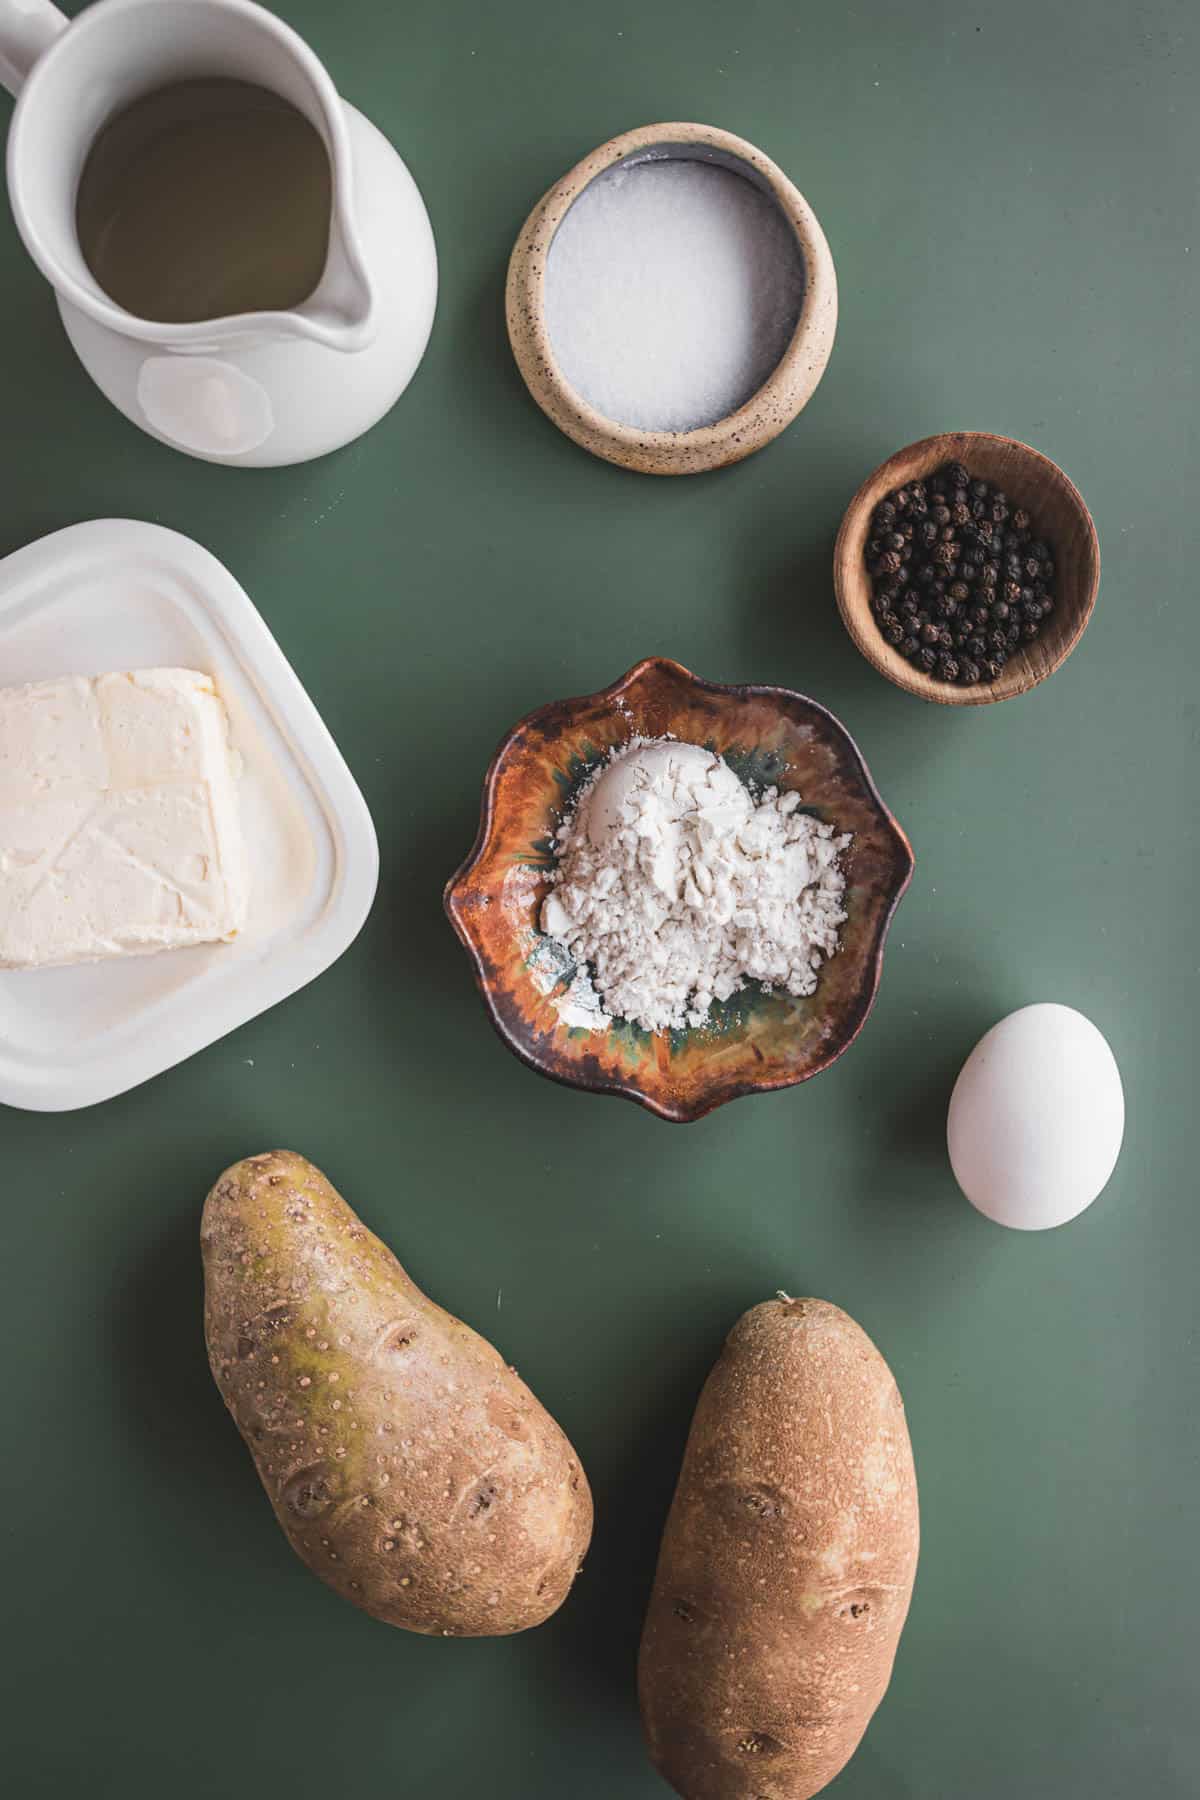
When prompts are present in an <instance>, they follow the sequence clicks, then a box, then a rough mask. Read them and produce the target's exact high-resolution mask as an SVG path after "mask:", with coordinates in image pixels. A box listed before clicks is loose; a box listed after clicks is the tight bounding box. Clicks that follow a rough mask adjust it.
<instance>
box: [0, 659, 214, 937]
mask: <svg viewBox="0 0 1200 1800" xmlns="http://www.w3.org/2000/svg"><path fill="white" fill-rule="evenodd" d="M247 891H248V880H247V873H246V858H245V850H244V846H243V842H242V831H241V822H240V819H239V815H238V796H237V776H236V768H235V759H234V756H233V754H232V752H231V750H230V747H229V720H228V717H227V715H226V712H225V708H224V705H223V704H222V702H221V700H220V698H219V696H218V694H217V691H216V689H215V687H214V686H213V683H212V680H211V678H210V677H209V676H207V675H202V674H198V673H197V671H196V670H194V669H136V670H133V671H132V672H130V673H120V674H111V675H99V676H96V677H94V678H91V679H87V678H84V677H81V676H73V677H68V678H66V679H64V680H61V681H42V682H36V683H34V684H32V685H31V686H27V687H12V688H0V968H6V969H38V968H47V967H51V966H53V965H55V964H60V963H78V962H96V961H99V960H100V959H101V958H105V957H110V956H136V955H142V954H145V953H147V952H150V951H155V950H176V949H181V948H183V947H185V946H188V945H192V944H207V943H215V942H218V941H222V940H224V941H228V940H230V939H232V938H234V937H236V936H237V934H238V932H239V931H240V930H241V928H242V927H243V925H244V924H245V919H246V901H247Z"/></svg>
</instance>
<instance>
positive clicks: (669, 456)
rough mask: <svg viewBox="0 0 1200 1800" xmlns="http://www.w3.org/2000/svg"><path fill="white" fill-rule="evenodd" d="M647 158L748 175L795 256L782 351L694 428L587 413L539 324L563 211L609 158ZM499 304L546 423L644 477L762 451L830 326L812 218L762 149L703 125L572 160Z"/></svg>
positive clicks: (819, 236) (791, 407) (825, 258)
mask: <svg viewBox="0 0 1200 1800" xmlns="http://www.w3.org/2000/svg"><path fill="white" fill-rule="evenodd" d="M652 160H655V161H657V160H663V161H667V160H673V161H689V160H690V161H698V162H710V163H714V164H716V165H717V166H718V167H722V168H725V169H730V170H732V171H733V172H734V173H736V174H739V175H741V176H742V177H743V178H744V179H747V180H749V181H751V182H752V183H753V185H754V186H756V187H757V188H758V189H759V190H760V191H761V192H763V193H766V194H768V195H769V196H770V198H771V199H772V200H774V202H775V204H776V206H777V207H778V208H779V210H780V212H781V213H782V214H783V216H784V218H785V219H786V220H787V222H788V224H789V225H790V227H791V229H792V231H793V233H794V234H795V238H796V242H797V245H798V247H799V250H800V255H801V257H802V259H803V263H804V296H803V300H802V303H801V307H800V317H799V319H798V320H797V322H796V329H795V331H794V332H793V333H792V337H791V340H790V342H789V343H788V346H787V348H786V350H785V351H784V353H783V355H782V357H781V358H780V360H779V361H778V363H776V365H775V367H774V369H773V370H772V371H771V373H770V375H768V377H767V379H766V380H765V381H764V382H763V384H762V385H761V387H759V388H758V389H757V390H756V392H755V393H753V394H752V395H751V396H750V398H749V399H748V400H746V401H745V402H744V403H743V404H742V405H741V406H740V407H738V408H737V410H736V411H734V412H731V413H729V414H727V415H726V416H725V417H724V418H723V419H718V420H717V421H716V423H715V424H712V425H702V426H699V427H698V428H697V429H696V430H694V431H641V430H639V429H638V428H637V427H636V426H632V425H622V424H620V423H619V422H618V421H617V420H614V419H609V418H607V417H606V416H605V415H604V414H603V413H601V412H597V410H596V409H595V407H593V406H591V405H589V404H588V402H587V401H586V400H585V399H584V398H583V396H582V395H581V394H580V393H578V392H577V390H576V389H575V388H573V387H572V386H571V384H570V382H569V381H568V380H567V378H566V376H565V375H564V374H563V372H562V369H561V368H560V366H559V363H558V360H557V358H556V357H555V354H554V351H553V348H552V346H551V343H550V333H549V330H548V327H547V324H546V266H547V263H548V261H549V255H550V246H551V244H552V243H553V241H554V237H555V233H556V232H557V231H558V228H559V226H560V225H561V224H562V222H563V220H564V219H565V218H566V216H567V213H568V212H569V211H570V209H571V207H572V206H573V205H574V203H575V201H576V200H578V199H579V197H580V195H581V194H582V193H583V191H584V189H585V188H587V187H589V186H590V185H591V183H592V182H593V181H595V180H596V178H597V177H598V176H600V175H603V174H605V173H607V171H608V170H609V169H612V168H614V167H615V166H616V165H617V164H618V163H625V164H630V163H637V162H647V161H652ZM505 303H506V312H507V318H508V337H509V342H510V344H511V345H512V351H513V355H514V357H515V358H516V361H517V367H518V368H519V369H520V371H521V375H522V377H523V379H524V382H525V385H526V387H527V388H528V389H529V391H530V393H531V394H532V395H533V398H534V399H535V400H536V401H537V403H538V405H539V406H540V407H541V409H542V411H543V412H544V413H545V414H546V416H547V418H548V419H550V420H551V421H552V422H553V423H554V424H555V425H557V426H558V429H559V430H560V431H561V432H563V433H565V435H566V436H567V437H569V438H571V439H572V440H573V441H574V442H575V443H576V444H579V445H580V446H581V447H582V448H583V449H584V450H589V451H591V453H592V455H593V456H599V457H602V458H604V460H605V461H606V462H612V463H616V464H618V465H619V466H620V467H621V468H625V469H633V470H636V471H637V472H638V473H639V474H643V475H697V474H701V473H703V472H704V471H705V470H708V469H720V468H724V467H726V466H727V465H728V464H730V463H735V462H740V461H741V459H742V458H743V457H745V456H751V455H753V453H754V451H756V450H761V449H762V447H763V445H764V444H769V443H770V442H771V440H772V439H773V438H776V437H778V436H779V433H780V432H781V431H783V430H784V429H785V428H786V427H787V426H788V425H790V424H791V422H792V420H793V419H794V418H795V417H796V415H797V414H798V413H799V412H801V411H802V410H803V408H804V407H805V406H806V405H807V403H808V401H809V400H810V398H811V397H812V394H813V392H814V391H815V389H816V386H817V383H818V382H819V381H820V379H821V376H822V375H823V374H824V372H825V365H826V363H827V362H828V361H829V356H830V352H831V351H832V349H833V339H834V334H835V332H836V330H837V276H836V274H835V272H834V267H833V257H832V256H831V254H830V250H829V245H828V243H827V242H826V241H825V233H824V232H823V231H822V230H821V227H820V224H819V223H818V221H817V217H816V214H815V213H814V212H813V210H812V208H811V207H810V206H809V204H808V202H807V200H805V198H804V196H803V194H801V193H800V191H799V190H798V189H797V188H796V187H795V186H794V185H793V183H792V182H791V181H789V180H788V178H787V176H786V175H785V174H784V173H783V170H782V169H780V168H779V167H778V166H777V165H776V164H775V163H773V162H772V161H771V159H770V157H769V156H764V154H763V152H762V151H761V150H757V149H756V148H755V147H754V145H753V144H749V143H747V142H746V140H745V139H744V138H739V137H735V136H734V135H733V133H732V132H729V131H722V130H720V129H719V128H718V127H716V126H712V125H684V124H666V125H642V126H639V127H638V128H637V130H635V131H626V132H623V133H622V134H621V135H620V136H619V137H615V138H610V139H609V141H608V142H607V143H606V144H601V145H600V147H599V149H597V150H593V151H592V153H591V155H590V156H585V157H584V159H583V161H582V162H579V163H576V165H575V167H574V168H573V169H572V170H571V171H570V172H569V173H568V174H566V175H564V176H563V178H562V180H561V181H559V182H558V183H556V185H555V186H554V187H552V188H551V189H550V192H549V193H548V194H546V195H544V196H543V198H542V199H541V200H539V201H538V203H537V205H536V206H535V207H534V209H533V211H532V212H531V213H530V215H529V217H528V219H526V221H525V224H524V225H523V226H522V228H521V231H520V234H519V236H518V238H517V241H516V243H515V245H514V246H513V252H512V256H511V258H510V261H509V265H508V283H507V289H506V295H505Z"/></svg>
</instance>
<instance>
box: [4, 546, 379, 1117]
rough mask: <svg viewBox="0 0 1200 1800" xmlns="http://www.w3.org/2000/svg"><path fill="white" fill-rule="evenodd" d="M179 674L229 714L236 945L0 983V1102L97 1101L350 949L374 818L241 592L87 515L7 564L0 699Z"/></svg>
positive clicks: (208, 570) (166, 549)
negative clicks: (241, 896)
mask: <svg viewBox="0 0 1200 1800" xmlns="http://www.w3.org/2000/svg"><path fill="white" fill-rule="evenodd" d="M166 665H174V666H178V667H184V668H194V669H200V670H203V671H204V672H205V673H206V674H209V675H212V676H213V677H214V679H215V681H216V684H217V687H218V689H219V691H220V694H221V698H222V699H223V700H224V702H225V705H226V707H227V709H228V712H229V718H230V725H231V731H232V738H233V745H234V748H235V749H236V750H237V751H238V752H239V754H240V756H241V758H242V761H243V765H244V774H243V777H242V780H241V782H240V785H239V794H240V803H241V811H242V820H243V825H244V829H245V837H246V844H247V853H248V856H249V860H250V878H251V895H250V910H249V916H248V919H247V924H246V929H245V931H244V932H243V933H242V934H241V936H240V937H239V938H238V940H237V942H236V943H233V944H215V945H206V946H204V947H202V948H197V949H192V950H173V951H165V952H162V953H160V954H159V955H156V956H136V957H123V958H120V959H118V960H116V961H113V962H105V963H96V964H88V965H84V966H80V967H75V968H66V969H41V970H14V971H6V972H5V973H3V974H0V1103H3V1104H5V1105H9V1106H20V1107H25V1108H28V1109H30V1110H32V1111H37V1112H61V1111H67V1110H69V1109H71V1108H74V1107H80V1106H92V1105H95V1104H96V1102H97V1101H101V1100H108V1099H111V1098H112V1096H113V1095H115V1094H120V1093H124V1092H125V1091H126V1090H127V1089H129V1088H132V1087H136V1086H137V1085H138V1084H139V1083H140V1082H143V1081H147V1080H149V1079H150V1077H151V1076H153V1075H158V1074H160V1073H161V1072H162V1071H163V1070H164V1069H169V1068H171V1067H172V1066H173V1065H174V1064H175V1063H178V1062H182V1061H183V1060H184V1058H185V1057H188V1056H192V1055H194V1054H195V1052H196V1051H197V1050H202V1049H204V1048H205V1046H206V1045H208V1044H211V1043H213V1042H215V1040H216V1039H217V1038H220V1037H224V1036H225V1034H226V1033H227V1032H230V1031H233V1030H234V1029H235V1028H236V1027H237V1026H239V1025H243V1024H245V1022H246V1021H247V1020H248V1019H252V1018H254V1017H255V1015H256V1014H258V1013H260V1012H265V1011H266V1009H267V1008H268V1007H271V1006H274V1005H276V1004H277V1003H278V1002H279V1001H280V1000H283V999H286V997H287V996H288V995H289V994H292V993H295V991H296V990H297V988H301V987H304V986H305V985H306V983H308V982H310V981H312V980H313V979H314V978H315V977H316V976H317V975H320V974H321V973H322V971H323V970H325V969H327V968H328V967H329V965H330V964H331V963H333V962H335V961H336V960H337V958H338V957H339V956H341V954H342V952H343V951H344V950H346V949H347V948H348V947H349V945H350V944H351V943H352V941H353V940H354V938H355V937H356V936H357V934H358V932H359V930H360V928H361V927H362V925H363V923H364V921H365V919H366V917H367V914H368V912H369V911H370V909H371V902H372V900H373V899H374V897H375V889H376V886H377V883H378V877H379V851H378V846H377V843H376V839H375V829H374V826H373V825H372V823H371V816H370V814H369V812H368V811H367V805H366V802H365V800H364V799H363V797H362V794H361V793H360V792H359V789H358V786H357V784H356V783H355V780H354V777H353V776H352V775H351V773H350V771H349V769H348V768H347V767H346V764H345V762H344V761H343V759H342V756H341V754H340V752H339V750H338V748H337V746H336V744H335V743H334V741H333V739H332V738H331V737H330V735H329V733H328V731H327V730H326V729H325V726H324V725H323V724H322V722H321V719H320V716H319V715H318V713H317V711H316V708H315V707H314V706H313V703H312V701H311V700H310V699H309V697H308V695H307V694H306V693H305V691H304V689H303V688H302V687H301V685H300V682H299V681H298V680H297V678H296V676H295V674H294V673H293V671H292V669H291V667H290V666H289V664H288V662H287V661H286V659H285V657H284V656H283V653H282V651H281V650H280V649H279V646H278V645H277V644H276V642H275V640H274V638H273V637H272V636H271V634H270V632H269V631H268V630H267V627H266V626H265V625H264V623H263V621H262V619H261V618H260V617H259V615H258V613H257V612H256V611H255V609H254V606H253V605H252V604H251V602H250V599H249V598H248V596H247V595H246V594H245V592H244V591H243V590H242V588H241V587H239V585H238V583H237V582H236V581H235V580H234V579H233V576H232V575H231V574H230V573H229V571H228V570H227V569H226V568H224V567H223V565H222V564H221V563H219V562H218V561H217V559H216V558H215V557H214V556H211V555H210V554H209V552H208V551H207V550H204V549H202V548H201V546H200V545H199V544H197V543H194V542H193V541H192V539H190V538H186V537H183V536H181V535H180V534H179V533H178V532H175V531H167V530H165V529H164V528H163V527H162V526H159V525H147V524H142V523H140V522H138V521H135V520H128V519H97V520H93V521H91V522H90V523H87V524H83V525H71V526H68V527H67V529H66V530H65V531H56V532H54V533H52V534H51V535H50V536H49V537H45V538H42V539H40V540H39V541H38V542H37V543H34V544H30V545H29V546H28V547H27V548H26V549H24V550H18V551H17V552H16V553H15V554H14V555H12V556H9V557H6V558H4V559H3V560H2V561H0V686H4V687H9V686H13V685H16V684H18V683H21V682H26V681H42V680H49V679H52V678H53V677H55V676H59V675H97V674H100V673H102V672H103V671H105V670H108V669H137V668H149V667H154V666H166Z"/></svg>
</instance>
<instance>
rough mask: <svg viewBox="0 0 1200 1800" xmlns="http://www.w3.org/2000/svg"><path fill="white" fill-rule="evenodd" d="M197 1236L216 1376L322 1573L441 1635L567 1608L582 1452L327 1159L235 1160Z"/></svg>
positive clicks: (507, 1628)
mask: <svg viewBox="0 0 1200 1800" xmlns="http://www.w3.org/2000/svg"><path fill="white" fill-rule="evenodd" d="M201 1247H202V1251H203V1257H204V1276H205V1310H204V1318H205V1334H206V1338H207V1342H208V1355H209V1362H210V1364H211V1367H212V1372H213V1376H214V1378H215V1380H216V1383H217V1386H218V1387H219V1388H220V1390H221V1395H222V1398H223V1399H224V1401H225V1404H226V1406H227V1407H228V1408H229V1410H230V1412H231V1413H232V1414H233V1417H234V1419H235V1421H236V1422H237V1426H238V1429H239V1430H240V1432H241V1433H242V1436H243V1437H244V1438H245V1440H246V1443H247V1444H248V1445H249V1448H250V1453H251V1455H252V1456H253V1458H254V1464H255V1467H256V1468H257V1470H258V1473H259V1476H260V1477H261V1479H262V1483H263V1486H264V1487H265V1488H266V1490H267V1494H268V1496H269V1498H270V1501H271V1505H272V1506H273V1507H274V1509H275V1516H276V1518H277V1519H278V1520H279V1523H280V1525H281V1526H282V1527H283V1530H284V1532H285V1534H286V1536H287V1539H288V1542H289V1543H290V1544H291V1546H292V1548H293V1549H294V1550H295V1551H296V1553H297V1555H298V1556H300V1557H301V1558H302V1559H303V1561H304V1562H305V1563H307V1565H308V1567H309V1568H310V1569H311V1570H312V1571H313V1573H314V1574H316V1575H319V1576H320V1577H321V1579H322V1581H325V1582H327V1583H328V1584H329V1586H330V1587H332V1588H335V1589H336V1590H337V1592H338V1593H339V1594H342V1595H344V1596H345V1598H346V1599H347V1600H351V1601H353V1602H354V1604H355V1605H356V1606H361V1607H362V1608H363V1609H364V1610H365V1611H366V1612H369V1613H371V1614H373V1615H374V1617H375V1618H377V1619H382V1620H385V1621H386V1622H387V1623H388V1624H390V1625H400V1626H403V1627H404V1628H405V1629H406V1630H408V1631H420V1632H427V1633H437V1634H440V1635H443V1636H447V1637H451V1636H453V1637H471V1636H489V1637H491V1636H500V1635H503V1634H505V1633H508V1632H514V1631H524V1630H525V1629H526V1628H527V1627H528V1626H531V1625H539V1624H541V1622H542V1621H543V1620H544V1619H546V1618H548V1617H549V1616H550V1614H551V1613H553V1612H554V1611H555V1610H556V1608H557V1607H559V1606H561V1604H562V1602H563V1600H564V1599H565V1598H566V1595H567V1592H568V1590H569V1588H570V1586H571V1583H572V1582H573V1581H574V1579H575V1575H576V1573H577V1571H578V1569H579V1566H580V1563H581V1561H582V1559H583V1555H584V1552H585V1551H586V1550H587V1547H588V1542H589V1539H590V1537H591V1530H592V1499H591V1494H590V1492H589V1489H588V1484H587V1481H586V1479H585V1477H584V1473H583V1470H582V1468H581V1467H580V1463H579V1459H578V1457H577V1456H576V1455H575V1453H574V1451H573V1450H572V1448H571V1445H570V1444H569V1443H568V1441H567V1439H566V1437H565V1436H564V1435H563V1433H562V1431H560V1429H559V1427H558V1426H557V1425H556V1424H555V1422H554V1420H553V1419H552V1418H551V1417H550V1415H549V1413H547V1412H546V1411H545V1409H544V1408H543V1407H542V1406H541V1405H540V1404H539V1402H538V1401H537V1400H536V1399H535V1398H534V1396H533V1394H531V1393H530V1391H529V1389H528V1388H527V1387H526V1386H525V1383H524V1382H523V1381H521V1380H520V1379H519V1378H518V1376H517V1374H516V1372H515V1370H513V1369H511V1368H509V1367H508V1366H507V1365H506V1363H505V1362H504V1359H503V1358H502V1357H501V1356H500V1355H499V1353H498V1352H497V1351H496V1350H494V1349H493V1348H492V1346H491V1344H489V1343H487V1342H486V1341H485V1339H483V1338H481V1337H479V1336H478V1335H477V1333H475V1332H474V1331H472V1330H471V1329H470V1327H469V1326H467V1325H464V1324H463V1323H462V1322H461V1320H459V1319H456V1318H454V1317H453V1316H452V1315H451V1314H450V1313H447V1312H444V1311H443V1310H442V1308H441V1307H440V1306H437V1305H435V1303H434V1302H433V1301H432V1300H430V1299H429V1298H428V1296H427V1295H425V1294H424V1293H422V1291H421V1289H420V1288H419V1287H417V1285H416V1283H415V1282H413V1281H412V1280H411V1279H410V1278H409V1276H408V1275H406V1274H405V1272H404V1270H403V1269H402V1268H401V1266H400V1264H399V1263H398V1262H397V1261H396V1258H395V1257H394V1256H393V1255H392V1253H391V1251H390V1250H389V1249H388V1248H387V1246H386V1245H384V1244H382V1243H381V1242H380V1240H379V1239H378V1238H377V1237H374V1236H373V1235H372V1234H371V1232H369V1231H368V1230H367V1228H366V1226H365V1225H363V1224H362V1222H361V1220H359V1219H358V1217H357V1216H356V1215H355V1213H354V1212H352V1210H351V1209H350V1207H349V1206H348V1205H347V1204H346V1202H345V1201H344V1200H343V1199H342V1198H341V1196H340V1195H339V1194H338V1193H337V1192H336V1191H335V1190H334V1189H333V1188H332V1187H331V1186H330V1184H329V1182H328V1181H327V1180H326V1179H325V1177H324V1176H323V1175H322V1174H321V1172H320V1171H319V1170H318V1169H315V1168H314V1167H313V1165H312V1164H311V1163H309V1162H306V1161H305V1159H304V1158H303V1157H302V1156H296V1155H294V1154H292V1153H291V1152H289V1151H285V1150H276V1151H271V1152H269V1153H268V1154H267V1155H264V1156H252V1157H250V1158H249V1159H248V1160H246V1161H244V1162H240V1163H237V1164H235V1165H234V1167H233V1168H231V1169H227V1170H226V1172H225V1174H224V1175H222V1176H221V1178H220V1180H219V1181H218V1182H217V1183H216V1185H215V1187H214V1188H213V1190H212V1192H211V1193H210V1194H209V1196H208V1199H207V1201H206V1202H205V1206H204V1216H203V1221H202V1224H201Z"/></svg>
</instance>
